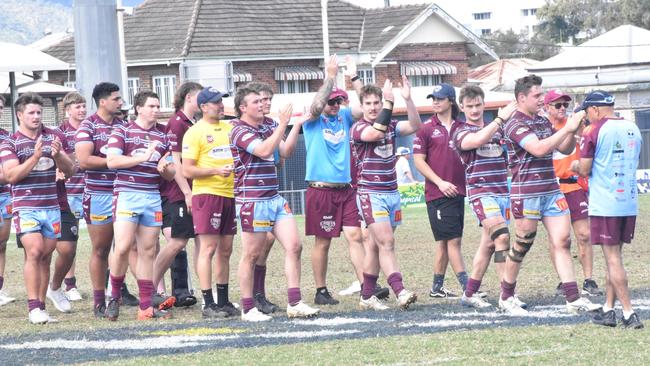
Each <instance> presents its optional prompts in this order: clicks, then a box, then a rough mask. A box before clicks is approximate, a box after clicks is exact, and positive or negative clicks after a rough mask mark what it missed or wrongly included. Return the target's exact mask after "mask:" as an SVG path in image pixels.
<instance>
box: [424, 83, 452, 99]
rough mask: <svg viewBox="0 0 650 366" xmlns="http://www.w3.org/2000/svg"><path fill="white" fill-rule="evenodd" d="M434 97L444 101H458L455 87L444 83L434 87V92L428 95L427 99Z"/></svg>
mask: <svg viewBox="0 0 650 366" xmlns="http://www.w3.org/2000/svg"><path fill="white" fill-rule="evenodd" d="M434 97H435V98H438V99H443V98H453V99H456V90H454V87H453V86H451V85H449V84H447V83H442V84H440V85H436V86H434V87H433V92H432V93H431V94H429V95H427V99H429V98H434Z"/></svg>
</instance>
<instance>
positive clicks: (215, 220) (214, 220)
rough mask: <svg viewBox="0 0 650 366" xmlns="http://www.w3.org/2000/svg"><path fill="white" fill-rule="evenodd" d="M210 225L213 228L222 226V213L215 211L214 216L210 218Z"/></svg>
mask: <svg viewBox="0 0 650 366" xmlns="http://www.w3.org/2000/svg"><path fill="white" fill-rule="evenodd" d="M210 226H212V228H213V229H218V228H220V227H221V214H220V213H213V214H212V217H211V218H210Z"/></svg>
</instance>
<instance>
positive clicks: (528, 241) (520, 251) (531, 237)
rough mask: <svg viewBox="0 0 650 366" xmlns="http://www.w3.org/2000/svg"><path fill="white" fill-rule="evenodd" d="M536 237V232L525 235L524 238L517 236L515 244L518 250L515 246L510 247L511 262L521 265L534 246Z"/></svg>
mask: <svg viewBox="0 0 650 366" xmlns="http://www.w3.org/2000/svg"><path fill="white" fill-rule="evenodd" d="M536 235H537V232H536V231H533V232H531V233H527V234H524V235H523V236H520V235H518V234H517V235H516V240H515V243H516V244H517V245H516V246H517V247H518V248H515V246H514V245H513V246H512V247H510V251H509V252H508V257H509V258H510V260H512V261H513V262H517V263H521V262H522V261H523V260H524V257H525V256H526V253H528V251H529V250H530V247H531V246H532V245H533V242H534V241H535V236H536Z"/></svg>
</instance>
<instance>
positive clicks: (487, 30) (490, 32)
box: [481, 28, 492, 36]
mask: <svg viewBox="0 0 650 366" xmlns="http://www.w3.org/2000/svg"><path fill="white" fill-rule="evenodd" d="M490 34H492V29H489V28H487V29H481V35H482V36H489V35H490Z"/></svg>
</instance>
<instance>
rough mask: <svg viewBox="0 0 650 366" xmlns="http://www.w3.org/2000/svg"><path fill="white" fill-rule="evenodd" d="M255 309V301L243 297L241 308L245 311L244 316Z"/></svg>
mask: <svg viewBox="0 0 650 366" xmlns="http://www.w3.org/2000/svg"><path fill="white" fill-rule="evenodd" d="M254 307H255V300H253V298H252V297H242V299H241V308H242V310H243V311H244V314H246V313H248V312H249V311H250V310H252V309H253V308H254Z"/></svg>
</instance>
